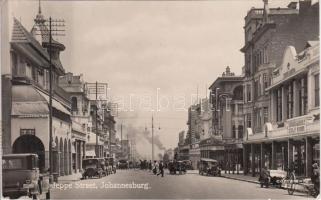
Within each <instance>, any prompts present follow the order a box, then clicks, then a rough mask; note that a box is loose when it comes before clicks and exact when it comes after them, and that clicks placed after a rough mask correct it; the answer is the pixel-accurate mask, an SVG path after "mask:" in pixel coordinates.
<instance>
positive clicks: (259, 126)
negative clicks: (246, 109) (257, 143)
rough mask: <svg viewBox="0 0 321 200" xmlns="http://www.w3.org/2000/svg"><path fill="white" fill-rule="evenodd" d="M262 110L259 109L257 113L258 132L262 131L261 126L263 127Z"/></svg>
mask: <svg viewBox="0 0 321 200" xmlns="http://www.w3.org/2000/svg"><path fill="white" fill-rule="evenodd" d="M261 111H262V110H261V109H257V110H256V112H255V123H256V124H255V128H256V130H257V131H261V125H262V120H261V118H262V116H261V115H262V114H261Z"/></svg>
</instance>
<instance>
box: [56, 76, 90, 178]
mask: <svg viewBox="0 0 321 200" xmlns="http://www.w3.org/2000/svg"><path fill="white" fill-rule="evenodd" d="M59 86H60V87H62V88H63V89H64V90H65V91H66V92H68V94H69V95H70V101H71V120H72V126H71V138H72V140H71V143H72V147H71V151H72V167H73V170H74V171H75V172H79V171H80V170H81V169H82V160H83V158H85V157H86V142H87V140H88V138H87V137H88V135H89V134H88V131H89V130H90V128H89V121H90V117H91V116H90V112H89V110H90V109H89V99H88V97H87V91H86V87H85V82H84V81H83V77H82V75H78V76H77V75H73V74H72V73H70V72H69V73H66V75H65V76H61V77H59Z"/></svg>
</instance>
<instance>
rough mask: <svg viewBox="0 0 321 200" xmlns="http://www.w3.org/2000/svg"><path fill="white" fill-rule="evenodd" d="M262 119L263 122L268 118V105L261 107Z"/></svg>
mask: <svg viewBox="0 0 321 200" xmlns="http://www.w3.org/2000/svg"><path fill="white" fill-rule="evenodd" d="M263 120H264V124H265V123H266V122H268V120H269V109H268V107H264V108H263Z"/></svg>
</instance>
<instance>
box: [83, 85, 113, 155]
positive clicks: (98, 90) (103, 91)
mask: <svg viewBox="0 0 321 200" xmlns="http://www.w3.org/2000/svg"><path fill="white" fill-rule="evenodd" d="M86 85H87V88H88V94H91V95H93V94H94V95H95V98H94V100H93V101H95V104H94V105H95V119H96V120H95V121H96V123H95V129H96V131H95V132H96V148H95V150H96V157H100V156H101V152H100V148H99V146H98V135H99V132H98V95H104V98H105V99H107V89H108V84H107V83H98V82H97V81H96V82H95V83H86ZM99 97H101V96H99ZM90 99H91V101H92V99H93V98H92V96H91V98H90Z"/></svg>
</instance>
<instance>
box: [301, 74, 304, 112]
mask: <svg viewBox="0 0 321 200" xmlns="http://www.w3.org/2000/svg"><path fill="white" fill-rule="evenodd" d="M304 87H305V83H304V78H302V79H301V97H302V98H301V102H300V104H301V113H302V115H305V103H304V101H305V100H304V94H305V89H304Z"/></svg>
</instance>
